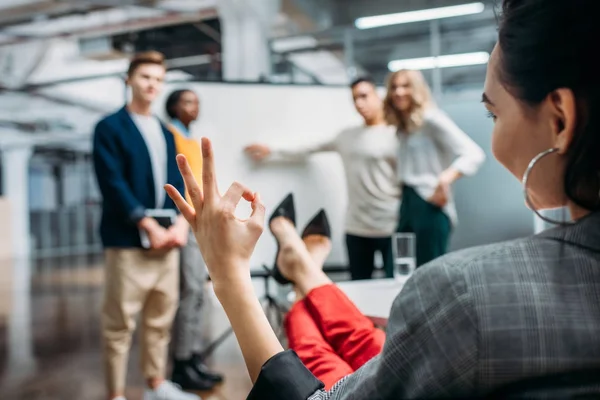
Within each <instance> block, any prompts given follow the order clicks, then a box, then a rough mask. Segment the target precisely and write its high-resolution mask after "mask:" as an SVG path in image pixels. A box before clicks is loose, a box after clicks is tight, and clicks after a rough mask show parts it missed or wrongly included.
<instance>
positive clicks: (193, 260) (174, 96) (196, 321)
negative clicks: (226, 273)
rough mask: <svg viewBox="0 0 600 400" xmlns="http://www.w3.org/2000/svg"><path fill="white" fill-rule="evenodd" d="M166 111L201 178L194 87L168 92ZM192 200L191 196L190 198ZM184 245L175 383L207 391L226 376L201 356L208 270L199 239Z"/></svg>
mask: <svg viewBox="0 0 600 400" xmlns="http://www.w3.org/2000/svg"><path fill="white" fill-rule="evenodd" d="M165 109H166V110H165V111H166V112H167V115H168V116H169V118H170V119H171V120H170V121H169V122H170V124H169V130H170V131H171V132H172V133H173V136H174V138H175V147H176V148H177V153H178V154H183V155H185V156H186V158H187V159H188V161H189V163H190V166H191V168H192V170H193V171H194V177H196V179H198V180H201V178H202V152H201V150H200V143H199V140H198V137H195V136H194V135H193V134H192V131H191V129H190V128H191V125H192V123H193V122H195V121H196V120H197V119H198V116H199V114H200V100H199V99H198V95H196V93H194V92H193V91H191V90H185V89H184V90H176V91H174V92H173V93H171V94H170V95H169V97H168V98H167V102H166V104H165ZM188 199H189V197H188ZM191 236H192V235H190V240H189V241H188V243H187V245H186V246H184V247H182V248H181V259H180V265H179V271H180V280H179V286H180V300H179V309H178V310H177V315H176V317H175V323H174V324H173V330H174V335H173V336H174V340H173V352H174V356H175V359H174V360H173V376H172V378H171V379H172V380H173V382H175V383H177V384H178V385H180V386H181V387H182V388H183V389H186V390H208V389H211V388H212V387H213V386H215V384H217V383H219V382H221V381H222V380H223V377H222V376H221V375H219V374H215V373H213V372H210V371H209V370H208V368H207V367H206V365H205V364H204V361H203V360H202V357H201V356H200V352H201V350H202V349H201V336H202V321H201V319H200V315H201V309H202V303H203V298H204V285H205V284H206V272H205V271H206V269H205V267H204V261H203V260H202V254H201V253H200V249H199V248H198V244H197V243H196V241H195V240H194V239H193V238H191Z"/></svg>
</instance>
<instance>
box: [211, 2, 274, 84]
mask: <svg viewBox="0 0 600 400" xmlns="http://www.w3.org/2000/svg"><path fill="white" fill-rule="evenodd" d="M280 3H281V0H262V1H254V2H252V1H246V0H220V1H219V3H218V5H219V16H220V19H221V31H222V44H223V54H222V59H223V79H225V80H229V81H236V80H242V81H257V80H258V79H259V78H260V77H261V76H269V75H270V72H271V61H270V59H269V54H270V52H269V42H268V40H269V34H270V30H271V23H272V21H273V19H274V17H275V15H276V13H277V12H278V11H279V8H280Z"/></svg>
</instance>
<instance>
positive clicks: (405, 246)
mask: <svg viewBox="0 0 600 400" xmlns="http://www.w3.org/2000/svg"><path fill="white" fill-rule="evenodd" d="M416 243H417V239H416V237H415V234H414V233H395V234H393V235H392V254H393V257H394V278H396V279H405V278H406V277H408V276H410V275H412V273H413V272H414V271H415V268H416V265H417V260H416V252H417V250H416Z"/></svg>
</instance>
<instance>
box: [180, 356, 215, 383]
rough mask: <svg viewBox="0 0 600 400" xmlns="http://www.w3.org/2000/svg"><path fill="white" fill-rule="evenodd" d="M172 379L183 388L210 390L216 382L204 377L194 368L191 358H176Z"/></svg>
mask: <svg viewBox="0 0 600 400" xmlns="http://www.w3.org/2000/svg"><path fill="white" fill-rule="evenodd" d="M171 381H173V382H174V383H176V384H178V385H179V386H181V388H182V389H183V390H210V389H212V388H213V387H214V386H215V382H213V381H210V380H208V379H205V378H203V377H202V376H201V375H200V374H199V373H198V372H197V371H196V368H194V365H193V364H192V363H191V360H185V361H178V360H175V364H174V366H173V376H172V377H171Z"/></svg>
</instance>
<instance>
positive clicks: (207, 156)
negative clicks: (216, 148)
mask: <svg viewBox="0 0 600 400" xmlns="http://www.w3.org/2000/svg"><path fill="white" fill-rule="evenodd" d="M202 158H203V163H202V164H203V165H202V186H203V188H204V200H205V201H206V202H212V203H213V204H214V202H215V201H216V199H217V198H218V196H219V191H218V189H217V177H216V174H215V161H214V159H213V149H212V144H211V143H210V140H209V139H208V138H205V137H203V138H202Z"/></svg>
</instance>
